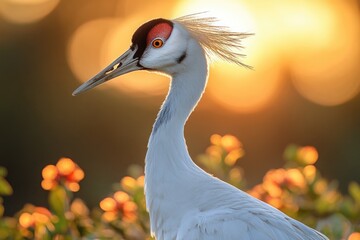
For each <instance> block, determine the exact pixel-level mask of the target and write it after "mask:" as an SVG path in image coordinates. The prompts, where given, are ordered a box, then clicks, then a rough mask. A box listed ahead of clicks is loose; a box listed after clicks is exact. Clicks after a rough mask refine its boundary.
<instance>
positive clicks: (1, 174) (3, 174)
mask: <svg viewBox="0 0 360 240" xmlns="http://www.w3.org/2000/svg"><path fill="white" fill-rule="evenodd" d="M6 175H7V170H6V168H4V167H0V177H6Z"/></svg>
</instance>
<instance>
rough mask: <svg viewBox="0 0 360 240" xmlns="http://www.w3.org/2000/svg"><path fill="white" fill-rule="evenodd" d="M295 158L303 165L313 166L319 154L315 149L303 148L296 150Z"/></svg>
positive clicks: (310, 147)
mask: <svg viewBox="0 0 360 240" xmlns="http://www.w3.org/2000/svg"><path fill="white" fill-rule="evenodd" d="M297 158H298V159H299V161H300V162H301V163H303V164H305V165H309V164H314V163H315V162H316V161H317V160H318V158H319V153H318V151H317V150H316V148H315V147H312V146H305V147H301V148H299V149H298V151H297Z"/></svg>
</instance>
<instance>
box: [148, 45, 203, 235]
mask: <svg viewBox="0 0 360 240" xmlns="http://www.w3.org/2000/svg"><path fill="white" fill-rule="evenodd" d="M190 44H194V46H192V47H191V49H192V50H191V51H189V50H188V51H187V56H186V58H185V59H184V61H183V64H182V66H184V67H183V68H182V69H181V70H179V71H177V72H173V73H172V81H171V87H170V91H169V93H168V95H167V97H166V99H165V102H164V103H163V105H162V107H161V110H160V112H159V114H158V117H157V119H156V122H155V124H154V127H153V131H152V133H151V137H150V140H149V145H148V152H147V155H146V164H145V194H146V204H147V208H148V210H149V213H150V222H151V229H152V231H154V232H157V230H159V229H164V227H165V226H163V225H162V224H167V223H168V224H170V222H169V221H165V219H172V221H177V218H180V217H181V216H177V217H174V216H172V217H170V216H169V217H168V218H167V217H166V216H167V215H168V214H171V211H172V210H171V208H173V206H174V205H173V204H174V203H176V202H177V201H183V200H184V199H183V197H184V196H189V194H184V193H185V192H188V191H189V189H187V187H186V186H189V185H191V183H190V182H189V183H188V184H187V183H186V182H187V181H189V179H193V180H194V177H193V176H198V175H202V174H204V172H203V171H202V170H201V169H200V168H198V167H197V166H196V165H195V164H194V163H193V161H192V160H191V158H190V156H189V153H188V150H187V147H186V143H185V139H184V124H185V122H186V120H187V119H188V117H189V115H190V114H191V112H192V110H193V109H194V108H195V106H196V104H197V103H198V101H199V99H200V98H201V95H202V93H203V92H204V88H205V85H206V81H207V72H208V69H207V62H206V58H205V54H204V52H203V49H202V48H201V46H200V45H199V44H198V43H197V42H195V41H194V42H192V43H190ZM188 202H191V201H188ZM182 206H184V204H182ZM184 207H185V206H184ZM165 229H166V227H165ZM160 239H161V238H160Z"/></svg>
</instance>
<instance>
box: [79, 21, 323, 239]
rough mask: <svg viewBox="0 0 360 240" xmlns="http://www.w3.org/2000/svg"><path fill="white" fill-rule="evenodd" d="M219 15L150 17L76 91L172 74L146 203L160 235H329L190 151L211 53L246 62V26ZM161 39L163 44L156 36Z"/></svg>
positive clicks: (151, 152) (152, 145)
mask: <svg viewBox="0 0 360 240" xmlns="http://www.w3.org/2000/svg"><path fill="white" fill-rule="evenodd" d="M209 22H210V24H209ZM213 23H214V19H213V18H197V16H196V15H190V16H186V17H183V18H179V19H175V20H173V21H169V20H165V19H155V20H152V21H150V22H148V23H146V24H144V25H143V26H141V27H140V28H139V29H138V30H137V31H136V32H135V34H134V36H133V39H132V42H133V44H132V46H131V48H130V49H129V50H128V51H127V52H125V53H124V54H123V55H122V56H120V57H119V58H118V59H117V60H115V61H114V62H113V63H112V64H111V65H110V66H109V67H107V68H106V69H104V70H103V71H102V72H100V73H99V74H98V75H96V76H95V77H94V78H93V79H91V80H89V81H88V82H87V83H85V84H83V85H82V86H80V87H79V88H78V89H77V90H76V91H75V92H74V94H78V93H80V92H82V91H85V90H88V89H90V88H92V87H94V86H96V85H98V84H100V83H102V82H105V81H107V80H109V79H111V78H113V77H116V76H119V75H121V74H124V73H126V72H130V71H134V70H140V69H147V70H154V71H159V72H162V73H165V74H168V75H170V76H171V77H172V81H171V86H170V91H169V93H168V95H167V97H166V100H165V102H164V103H163V105H162V107H161V110H160V112H159V114H158V117H157V119H156V122H155V124H154V127H153V131H152V133H151V136H150V140H149V144H148V152H147V154H146V165H145V194H146V204H147V208H148V211H149V214H150V223H151V231H152V234H153V235H154V236H155V237H156V239H157V240H185V239H186V240H189V239H191V240H195V239H199V240H200V239H208V240H215V239H216V240H219V239H224V240H235V239H256V240H258V239H261V240H266V239H272V240H281V239H284V240H285V239H294V240H296V239H297V240H304V239H308V240H310V239H313V240H317V239H327V238H326V237H325V236H324V235H323V234H321V233H319V232H317V231H316V230H313V229H311V228H309V227H307V226H305V225H304V224H302V223H300V222H298V221H296V220H294V219H292V218H290V217H288V216H286V215H285V214H283V213H282V212H280V211H279V210H277V209H275V208H273V207H271V206H269V205H267V204H266V203H264V202H261V201H260V200H258V199H255V198H253V197H252V196H250V195H248V194H247V193H245V192H242V191H240V190H239V189H237V188H235V187H233V186H231V185H229V184H227V183H225V182H223V181H221V180H219V179H217V178H214V177H212V176H211V175H209V174H208V173H206V172H204V171H203V170H202V169H201V168H199V167H198V166H197V165H196V164H195V163H194V162H193V161H192V159H191V157H190V156H189V153H188V151H187V147H186V143H185V139H184V124H185V122H186V120H187V119H188V117H189V115H190V114H191V112H192V111H193V109H194V107H195V106H196V104H197V102H198V101H199V99H200V98H201V95H202V93H203V91H204V89H205V86H206V81H207V74H208V64H207V59H206V53H207V54H210V55H211V54H216V55H219V56H220V57H222V58H224V59H226V60H229V61H232V62H235V63H237V64H241V65H243V64H242V63H241V62H240V61H239V56H240V55H239V54H238V53H237V52H236V50H237V49H238V48H240V47H241V45H240V40H241V39H242V38H243V37H245V36H246V34H242V33H233V32H230V31H228V30H227V29H226V28H220V27H216V26H213V25H212V24H213ZM159 39H160V42H161V44H159V45H160V47H159V46H158V45H157V43H156V44H155V42H154V41H155V40H157V41H159ZM234 49H235V51H234Z"/></svg>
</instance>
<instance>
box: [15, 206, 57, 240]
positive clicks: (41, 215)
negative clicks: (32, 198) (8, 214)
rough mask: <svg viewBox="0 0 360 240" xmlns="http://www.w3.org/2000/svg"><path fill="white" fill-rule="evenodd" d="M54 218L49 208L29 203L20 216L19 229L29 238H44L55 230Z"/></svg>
mask: <svg viewBox="0 0 360 240" xmlns="http://www.w3.org/2000/svg"><path fill="white" fill-rule="evenodd" d="M54 219H56V216H54V215H53V214H52V213H51V212H50V211H49V210H48V209H46V208H44V207H35V206H33V205H30V204H28V205H26V206H25V207H24V210H23V211H22V213H21V214H20V216H19V231H20V233H21V235H22V236H23V237H26V238H28V239H44V238H43V237H44V236H45V235H46V233H47V232H49V231H54V230H55V226H54V225H53V221H54Z"/></svg>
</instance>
